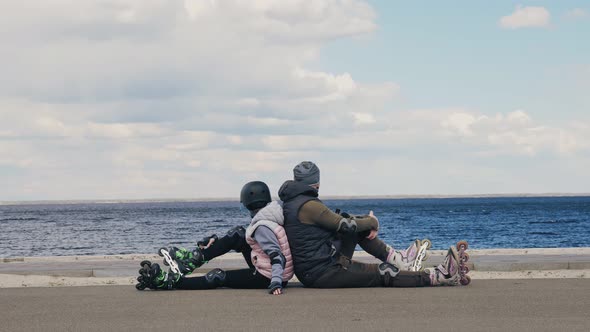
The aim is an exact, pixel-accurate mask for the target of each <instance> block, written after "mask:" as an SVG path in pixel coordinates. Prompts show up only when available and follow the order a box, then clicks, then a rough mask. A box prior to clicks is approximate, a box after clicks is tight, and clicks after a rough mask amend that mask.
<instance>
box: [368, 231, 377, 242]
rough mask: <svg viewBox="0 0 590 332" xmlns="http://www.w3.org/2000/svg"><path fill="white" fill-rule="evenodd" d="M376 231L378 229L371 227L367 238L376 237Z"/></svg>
mask: <svg viewBox="0 0 590 332" xmlns="http://www.w3.org/2000/svg"><path fill="white" fill-rule="evenodd" d="M377 233H379V231H377V230H375V229H372V230H371V232H370V233H369V235H367V239H369V240H373V239H374V238H376V237H377Z"/></svg>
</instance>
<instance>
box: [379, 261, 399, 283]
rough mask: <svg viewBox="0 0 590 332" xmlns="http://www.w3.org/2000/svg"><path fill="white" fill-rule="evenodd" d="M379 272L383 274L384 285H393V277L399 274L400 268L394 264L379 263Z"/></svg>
mask: <svg viewBox="0 0 590 332" xmlns="http://www.w3.org/2000/svg"><path fill="white" fill-rule="evenodd" d="M379 274H380V275H381V281H382V282H383V286H386V287H387V286H392V285H393V279H394V278H395V277H397V275H398V274H399V269H398V268H397V267H395V265H393V264H389V263H381V264H379Z"/></svg>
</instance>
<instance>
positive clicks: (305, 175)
mask: <svg viewBox="0 0 590 332" xmlns="http://www.w3.org/2000/svg"><path fill="white" fill-rule="evenodd" d="M293 175H294V180H289V181H286V182H285V183H284V184H283V185H282V186H281V188H280V190H279V197H280V199H281V200H282V201H283V213H284V217H285V221H284V228H285V231H286V233H287V238H288V240H289V246H290V248H291V254H292V256H293V263H294V267H295V275H296V276H297V278H298V279H299V281H301V283H303V285H304V286H306V287H316V288H343V287H421V286H431V285H432V286H434V285H458V283H459V279H460V276H459V271H458V266H459V264H458V262H459V258H458V254H457V251H456V250H455V249H454V248H453V247H451V248H450V249H449V251H448V253H447V256H446V258H445V260H444V262H443V264H441V265H439V266H437V267H435V268H431V269H425V270H424V271H405V270H406V269H407V268H408V267H409V265H410V264H411V263H412V262H413V260H414V259H416V257H415V256H414V257H411V256H408V255H407V253H403V252H397V251H395V250H393V248H392V247H390V246H388V245H386V244H385V243H384V242H383V241H381V240H380V239H379V238H377V232H378V230H379V222H378V220H377V218H376V217H375V216H374V215H373V213H372V211H371V212H370V213H369V215H364V216H349V215H344V216H342V215H339V214H337V213H335V212H333V211H331V210H330V209H329V208H328V207H327V206H325V205H324V204H323V203H322V201H321V200H319V198H318V195H319V187H320V171H319V168H318V167H317V166H316V165H315V164H314V163H313V162H310V161H304V162H301V163H300V164H298V165H297V166H295V168H294V169H293ZM357 243H358V244H359V245H360V246H361V247H362V248H363V249H364V250H365V251H366V252H368V253H369V254H371V255H373V256H375V257H376V258H378V259H380V260H382V261H383V263H381V264H365V263H360V262H357V261H353V260H352V259H351V258H352V254H353V253H354V248H355V246H356V244H357ZM410 248H411V247H410ZM396 260H397V262H396ZM402 269H403V270H402Z"/></svg>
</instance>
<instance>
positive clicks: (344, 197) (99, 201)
mask: <svg viewBox="0 0 590 332" xmlns="http://www.w3.org/2000/svg"><path fill="white" fill-rule="evenodd" d="M588 196H590V193H504V194H497V193H496V194H416V195H325V196H323V197H322V199H323V200H348V199H445V198H495V197H497V198H509V197H514V198H520V197H588ZM273 200H278V197H276V196H273ZM237 201H239V198H236V197H205V198H138V199H78V200H75V199H71V200H69V199H55V200H51V199H47V200H14V201H10V200H8V201H0V205H27V204H31V205H32V204H47V205H50V204H120V203H171V202H237Z"/></svg>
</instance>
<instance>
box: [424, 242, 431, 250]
mask: <svg viewBox="0 0 590 332" xmlns="http://www.w3.org/2000/svg"><path fill="white" fill-rule="evenodd" d="M424 243H427V244H428V246H427V247H426V249H427V250H428V249H430V248H432V241H430V240H429V239H424V240H422V244H424Z"/></svg>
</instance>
